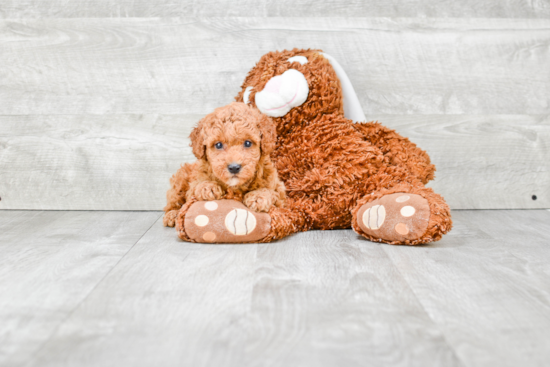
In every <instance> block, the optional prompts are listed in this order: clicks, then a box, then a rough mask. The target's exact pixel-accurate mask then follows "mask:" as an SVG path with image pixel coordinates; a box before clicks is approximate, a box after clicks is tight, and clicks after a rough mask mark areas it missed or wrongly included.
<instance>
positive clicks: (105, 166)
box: [0, 115, 201, 210]
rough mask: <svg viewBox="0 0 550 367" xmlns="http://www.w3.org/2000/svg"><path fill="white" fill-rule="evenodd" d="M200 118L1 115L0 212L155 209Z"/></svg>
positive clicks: (188, 157)
mask: <svg viewBox="0 0 550 367" xmlns="http://www.w3.org/2000/svg"><path fill="white" fill-rule="evenodd" d="M200 117H201V116H200V115H189V116H182V115H178V116H170V115H161V116H157V115H146V116H142V115H107V116H103V115H73V116H19V117H17V116H0V126H4V127H7V129H5V130H2V131H1V132H0V146H5V147H6V149H2V150H0V171H1V172H2V180H0V196H2V201H0V208H3V209H15V208H18V209H68V210H87V209H96V210H117V209H118V210H161V209H162V208H163V207H164V205H166V191H167V190H168V188H169V181H168V180H169V178H170V177H171V175H172V174H174V173H175V172H176V170H177V169H178V168H179V166H180V164H181V163H182V162H185V161H191V160H193V159H194V156H193V154H192V152H191V148H190V147H189V139H188V136H189V134H190V132H191V129H192V128H193V125H194V124H195V123H196V122H198V120H199V119H200Z"/></svg>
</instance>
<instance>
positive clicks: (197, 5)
mask: <svg viewBox="0 0 550 367" xmlns="http://www.w3.org/2000/svg"><path fill="white" fill-rule="evenodd" d="M227 15H231V16H239V17H250V16H257V17H303V16H309V17H334V16H339V17H369V16H371V17H373V16H374V17H454V18H548V17H550V6H549V5H548V3H547V2H545V1H528V0H511V1H510V0H508V1H499V0H485V1H482V2H480V1H476V0H462V1H459V2H458V1H441V0H419V1H399V0H388V1H383V2H380V1H373V0H368V1H349V0H347V1H345V0H328V1H322V2H315V1H312V0H295V1H280V0H279V1H274V0H262V1H252V0H248V1H239V2H234V1H229V0H221V1H215V2H212V1H201V2H196V1H190V0H185V1H178V2H174V1H172V0H155V1H144V0H121V1H114V0H80V1H78V2H72V1H69V2H66V1H59V0H57V1H49V2H47V3H46V2H43V1H39V0H5V1H4V2H3V5H2V8H0V17H2V18H68V17H71V18H88V17H95V18H99V17H123V18H126V17H190V16H221V17H223V16H227Z"/></svg>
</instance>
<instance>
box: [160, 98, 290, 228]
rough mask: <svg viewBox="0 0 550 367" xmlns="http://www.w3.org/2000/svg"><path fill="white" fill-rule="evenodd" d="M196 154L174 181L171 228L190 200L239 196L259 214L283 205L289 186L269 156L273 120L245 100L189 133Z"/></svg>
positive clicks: (168, 212)
mask: <svg viewBox="0 0 550 367" xmlns="http://www.w3.org/2000/svg"><path fill="white" fill-rule="evenodd" d="M190 139H191V147H192V149H193V154H194V155H195V157H197V161H195V162H194V163H186V164H183V165H182V166H181V168H180V169H179V170H178V171H177V172H176V173H175V174H174V175H173V176H172V178H171V179H170V186H171V188H170V189H169V190H168V192H167V193H166V198H167V204H166V207H165V208H164V212H165V215H164V219H163V222H164V225H165V226H168V227H173V226H174V225H175V218H176V215H177V213H178V211H179V209H180V208H181V207H182V205H183V204H185V202H186V201H189V200H198V201H212V200H220V199H236V200H239V201H242V202H243V204H244V205H246V206H247V207H248V208H250V209H252V210H254V211H256V212H267V211H269V209H271V208H272V207H273V206H277V207H281V206H282V205H283V204H284V201H285V198H286V195H285V187H284V184H283V182H282V181H281V180H279V177H278V175H277V170H276V169H275V166H274V164H273V162H272V161H271V159H270V157H269V155H270V153H271V152H272V151H273V149H274V148H275V143H276V128H275V125H274V123H273V121H272V120H271V119H270V118H269V117H267V116H266V115H264V114H262V113H260V112H259V111H258V110H256V109H254V108H253V107H250V106H248V105H246V104H244V103H239V102H233V103H231V104H229V105H227V106H224V107H220V108H217V109H215V110H214V112H212V113H210V114H208V115H206V116H205V117H204V118H203V119H202V120H200V121H199V123H198V125H197V127H195V129H194V130H193V131H192V132H191V135H190Z"/></svg>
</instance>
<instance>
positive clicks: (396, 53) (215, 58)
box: [0, 7, 550, 115]
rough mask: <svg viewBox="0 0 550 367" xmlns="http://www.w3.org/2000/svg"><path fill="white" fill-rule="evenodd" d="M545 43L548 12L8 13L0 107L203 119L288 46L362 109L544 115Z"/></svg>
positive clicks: (548, 102)
mask: <svg viewBox="0 0 550 367" xmlns="http://www.w3.org/2000/svg"><path fill="white" fill-rule="evenodd" d="M212 8H216V7H212ZM549 41H550V20H548V19H460V18H435V19H434V18H429V19H428V18H393V19H390V18H339V17H335V18H290V17H280V18H259V17H249V18H181V19H180V18H151V19H148V18H144V19H136V18H134V19H108V18H105V19H101V18H99V19H98V18H94V19H40V20H29V19H27V20H6V21H2V22H0V64H1V65H2V70H0V99H1V100H2V101H3V103H2V104H1V105H0V114H23V115H27V114H80V113H89V114H126V113H130V114H133V113H137V114H157V113H162V114H206V113H208V112H210V111H211V110H212V109H213V108H215V107H218V106H221V105H224V104H227V103H228V102H230V101H232V99H233V97H234V96H235V95H236V94H237V92H238V90H239V87H240V84H241V83H242V81H243V80H244V77H245V75H246V73H247V72H248V71H249V69H250V68H251V67H252V66H253V65H254V64H255V63H256V61H257V60H258V59H259V57H260V56H261V55H263V54H264V53H266V52H268V51H272V50H280V49H285V48H287V49H288V48H290V49H291V48H294V47H299V48H310V47H314V48H321V49H324V51H326V52H327V53H329V54H331V55H332V56H334V57H335V58H336V59H337V60H339V61H340V63H341V64H342V65H343V67H344V68H345V69H346V70H347V72H348V75H349V77H350V79H351V80H352V81H353V84H354V86H355V89H356V91H357V93H358V96H359V100H360V102H361V104H362V105H363V108H364V110H365V113H366V114H548V113H549V112H550V68H548V67H547V65H548V55H547V49H546V47H545V46H544V45H546V44H547V43H548V42H549Z"/></svg>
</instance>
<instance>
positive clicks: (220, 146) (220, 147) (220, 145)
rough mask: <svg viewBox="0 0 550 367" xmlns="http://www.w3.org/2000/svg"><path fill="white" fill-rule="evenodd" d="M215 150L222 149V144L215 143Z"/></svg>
mask: <svg viewBox="0 0 550 367" xmlns="http://www.w3.org/2000/svg"><path fill="white" fill-rule="evenodd" d="M214 146H215V147H216V149H222V148H223V144H222V143H220V142H217V143H216V144H215V145H214Z"/></svg>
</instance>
